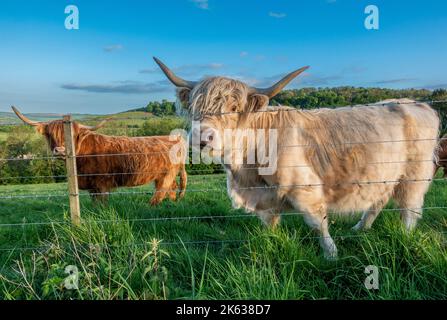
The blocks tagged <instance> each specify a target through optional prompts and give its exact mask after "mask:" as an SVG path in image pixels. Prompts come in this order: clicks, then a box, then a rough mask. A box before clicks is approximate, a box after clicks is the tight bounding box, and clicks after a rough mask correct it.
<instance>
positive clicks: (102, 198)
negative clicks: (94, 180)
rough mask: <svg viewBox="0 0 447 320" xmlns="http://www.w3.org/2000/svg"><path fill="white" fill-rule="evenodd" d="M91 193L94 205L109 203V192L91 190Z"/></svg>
mask: <svg viewBox="0 0 447 320" xmlns="http://www.w3.org/2000/svg"><path fill="white" fill-rule="evenodd" d="M89 192H90V197H91V198H92V201H93V203H94V204H100V205H104V204H107V202H108V200H109V195H108V194H106V192H107V191H103V190H99V189H94V190H90V191H89Z"/></svg>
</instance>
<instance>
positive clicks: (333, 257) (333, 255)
mask: <svg viewBox="0 0 447 320" xmlns="http://www.w3.org/2000/svg"><path fill="white" fill-rule="evenodd" d="M324 258H325V259H326V260H327V261H337V260H338V254H337V251H335V252H325V253H324Z"/></svg>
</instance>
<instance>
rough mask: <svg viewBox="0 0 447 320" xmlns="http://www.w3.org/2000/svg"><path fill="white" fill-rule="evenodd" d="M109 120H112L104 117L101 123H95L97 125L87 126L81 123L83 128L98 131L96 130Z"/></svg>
mask: <svg viewBox="0 0 447 320" xmlns="http://www.w3.org/2000/svg"><path fill="white" fill-rule="evenodd" d="M109 120H110V118H107V119H104V120H102V121H101V122H100V123H98V124H97V125H95V126H86V125H83V124H81V128H84V129H88V130H91V131H96V130H99V129H101V128H102V127H104V125H105V124H106V123H107V122H108V121H109Z"/></svg>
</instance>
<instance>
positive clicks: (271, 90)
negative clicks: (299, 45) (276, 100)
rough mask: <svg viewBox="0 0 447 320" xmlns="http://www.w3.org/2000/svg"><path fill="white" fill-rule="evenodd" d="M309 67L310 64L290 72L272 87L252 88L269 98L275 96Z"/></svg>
mask: <svg viewBox="0 0 447 320" xmlns="http://www.w3.org/2000/svg"><path fill="white" fill-rule="evenodd" d="M307 69H309V66H306V67H303V68H301V69H298V70H296V71H293V72H291V73H289V74H288V75H286V76H285V77H284V78H282V79H281V80H280V81H278V82H277V83H276V84H275V85H273V86H271V87H270V88H266V89H259V88H252V90H253V92H254V93H259V94H264V95H266V96H267V97H269V98H273V97H274V96H276V95H277V94H278V93H279V92H280V91H281V90H282V89H283V88H284V87H285V86H286V85H288V84H289V82H290V81H292V80H293V79H294V78H296V77H297V76H298V75H300V74H301V73H303V72H304V71H306V70H307Z"/></svg>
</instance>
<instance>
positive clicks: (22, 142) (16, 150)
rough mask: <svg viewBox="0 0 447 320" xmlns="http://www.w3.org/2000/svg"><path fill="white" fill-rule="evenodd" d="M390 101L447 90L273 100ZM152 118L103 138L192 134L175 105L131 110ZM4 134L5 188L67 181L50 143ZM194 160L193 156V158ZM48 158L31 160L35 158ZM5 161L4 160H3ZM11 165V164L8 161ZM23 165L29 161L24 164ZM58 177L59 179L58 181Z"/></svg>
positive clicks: (26, 131) (292, 93)
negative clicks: (176, 132) (185, 130)
mask: <svg viewBox="0 0 447 320" xmlns="http://www.w3.org/2000/svg"><path fill="white" fill-rule="evenodd" d="M390 98H411V99H416V100H430V101H431V100H447V90H443V89H439V90H435V91H429V90H417V89H408V90H392V89H378V88H353V87H340V88H327V89H326V88H318V89H316V88H304V89H299V90H286V91H283V92H281V93H280V94H279V95H278V96H276V97H275V98H274V99H272V101H271V104H272V105H287V106H292V107H297V108H303V109H313V108H319V107H338V106H346V105H356V104H364V103H374V102H377V101H380V100H384V99H390ZM433 107H434V108H435V109H437V110H438V112H439V114H440V117H441V120H442V130H441V131H442V133H445V132H447V113H446V111H447V103H437V104H434V105H433ZM131 111H144V112H150V113H152V114H153V115H154V117H152V118H150V119H148V120H146V121H145V122H144V123H143V124H142V125H141V124H140V125H136V124H135V122H128V123H126V121H125V120H123V121H121V122H113V123H109V124H108V125H107V126H106V127H105V128H104V129H102V132H104V133H106V134H114V135H129V136H152V135H167V134H169V133H170V132H171V131H172V130H173V129H178V128H187V127H188V121H187V120H186V119H184V118H180V117H177V116H175V104H174V102H169V101H167V100H162V101H161V102H150V103H148V105H147V106H146V107H143V108H139V109H135V110H131ZM0 133H1V134H3V135H6V139H4V140H0V184H20V183H50V182H60V181H65V179H64V178H63V176H64V175H65V167H64V163H63V161H59V160H54V159H46V158H47V157H49V156H51V153H50V152H49V150H48V148H47V145H46V142H45V140H44V139H43V138H42V137H40V136H38V135H36V134H35V132H34V129H33V128H30V127H27V126H0ZM190 156H191V155H190ZM31 157H33V158H45V159H38V160H30V159H29V158H31ZM1 159H3V160H1ZM4 159H10V160H4ZM17 159H27V160H19V161H17ZM187 170H188V172H189V173H190V174H206V173H217V172H222V170H221V167H220V166H219V165H205V164H200V165H188V166H187ZM52 176H56V177H52Z"/></svg>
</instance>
